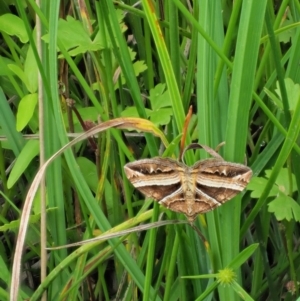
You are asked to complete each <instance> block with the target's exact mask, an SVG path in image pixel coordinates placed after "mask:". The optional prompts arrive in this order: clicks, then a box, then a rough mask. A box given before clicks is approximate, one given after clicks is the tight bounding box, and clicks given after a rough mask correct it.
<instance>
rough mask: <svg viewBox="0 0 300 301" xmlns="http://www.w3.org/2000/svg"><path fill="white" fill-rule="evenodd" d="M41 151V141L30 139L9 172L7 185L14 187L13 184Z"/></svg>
mask: <svg viewBox="0 0 300 301" xmlns="http://www.w3.org/2000/svg"><path fill="white" fill-rule="evenodd" d="M39 152H40V149H39V141H37V140H29V141H28V142H27V143H26V144H25V146H24V147H23V149H22V151H21V153H20V155H19V156H18V157H17V160H16V162H15V164H14V166H13V168H12V170H11V173H10V174H9V177H8V180H7V187H8V188H12V187H13V185H14V184H15V183H16V182H17V181H18V179H19V178H20V177H21V175H22V174H23V173H24V171H25V170H26V168H27V167H28V165H29V164H30V162H31V161H32V159H33V158H35V157H36V156H37V155H38V154H39Z"/></svg>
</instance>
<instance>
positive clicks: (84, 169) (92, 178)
mask: <svg viewBox="0 0 300 301" xmlns="http://www.w3.org/2000/svg"><path fill="white" fill-rule="evenodd" d="M76 161H77V164H78V166H79V168H80V170H81V173H82V175H83V177H84V179H85V180H86V182H87V184H88V186H89V187H90V189H91V190H92V191H93V192H94V193H96V192H97V185H98V181H97V179H98V175H97V169H96V165H95V164H94V163H93V162H92V161H90V160H88V159H87V158H84V157H78V158H77V159H76Z"/></svg>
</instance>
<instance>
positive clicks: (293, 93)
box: [275, 78, 300, 113]
mask: <svg viewBox="0 0 300 301" xmlns="http://www.w3.org/2000/svg"><path fill="white" fill-rule="evenodd" d="M284 83H285V87H286V92H287V96H288V101H289V107H290V111H291V113H293V112H294V110H295V107H296V105H297V102H298V99H299V97H300V85H299V84H295V83H294V82H293V80H292V79H290V78H285V79H284ZM276 87H277V89H275V92H276V93H277V95H279V97H280V99H281V92H280V88H279V83H278V81H277V82H276Z"/></svg>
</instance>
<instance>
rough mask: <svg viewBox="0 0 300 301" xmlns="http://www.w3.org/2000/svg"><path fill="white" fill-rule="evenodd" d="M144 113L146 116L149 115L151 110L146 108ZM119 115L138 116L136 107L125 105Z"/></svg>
mask: <svg viewBox="0 0 300 301" xmlns="http://www.w3.org/2000/svg"><path fill="white" fill-rule="evenodd" d="M145 111H146V114H147V117H149V115H150V114H151V112H152V111H151V110H149V109H146V108H145ZM121 116H122V117H139V114H138V111H137V109H136V107H127V108H126V109H125V110H124V111H123V112H121Z"/></svg>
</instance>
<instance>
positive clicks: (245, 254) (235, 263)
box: [228, 244, 258, 270]
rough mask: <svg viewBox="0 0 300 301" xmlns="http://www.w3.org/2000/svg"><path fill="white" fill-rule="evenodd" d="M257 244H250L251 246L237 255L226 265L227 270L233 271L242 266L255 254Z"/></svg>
mask: <svg viewBox="0 0 300 301" xmlns="http://www.w3.org/2000/svg"><path fill="white" fill-rule="evenodd" d="M257 247H258V244H252V245H251V246H249V247H247V248H246V249H244V250H243V251H242V252H241V253H240V254H239V255H237V256H236V257H235V258H234V259H233V260H232V261H231V262H230V264H229V265H228V268H231V269H233V270H236V269H238V268H239V267H240V266H241V265H242V264H244V263H245V262H246V261H247V260H248V258H249V257H250V256H252V254H253V253H254V252H255V250H256V249H257Z"/></svg>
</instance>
